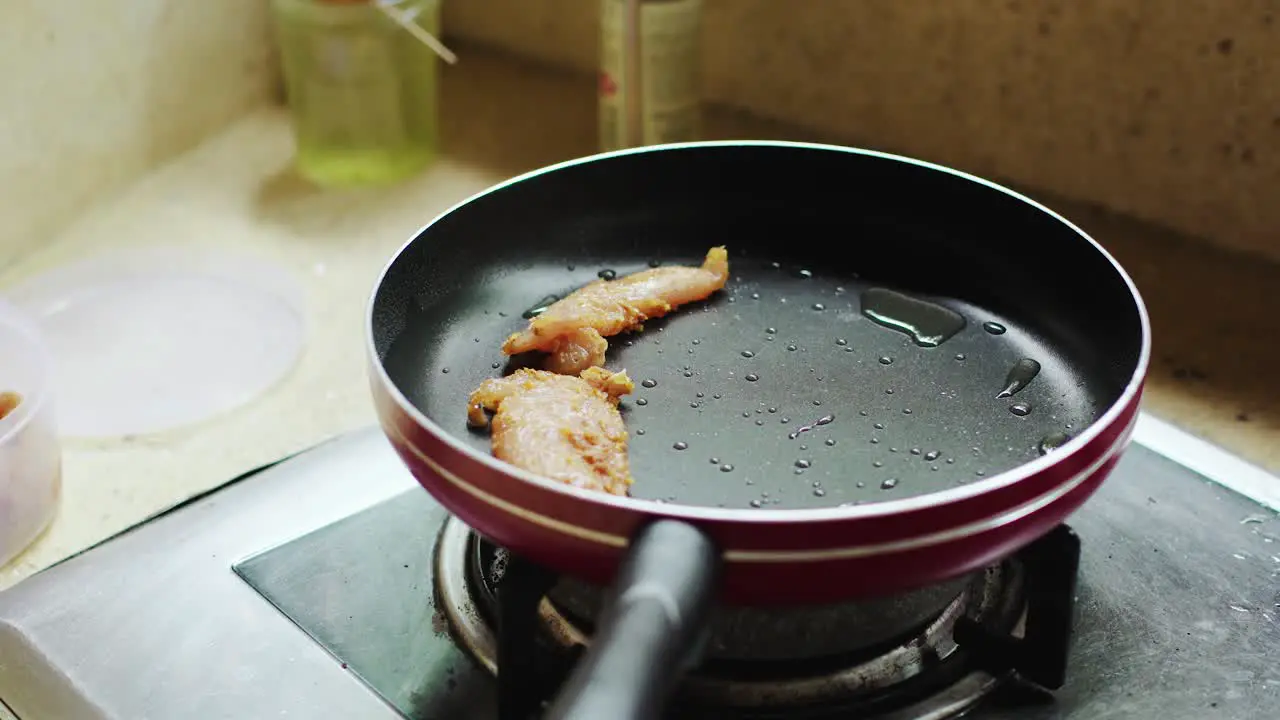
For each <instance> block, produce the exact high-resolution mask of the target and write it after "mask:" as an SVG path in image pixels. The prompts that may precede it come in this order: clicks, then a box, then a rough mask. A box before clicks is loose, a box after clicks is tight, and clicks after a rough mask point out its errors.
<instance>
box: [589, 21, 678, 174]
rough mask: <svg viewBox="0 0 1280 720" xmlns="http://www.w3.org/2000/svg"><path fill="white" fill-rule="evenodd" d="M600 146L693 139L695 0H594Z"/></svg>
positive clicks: (615, 146) (610, 148)
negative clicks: (597, 22) (596, 8)
mask: <svg viewBox="0 0 1280 720" xmlns="http://www.w3.org/2000/svg"><path fill="white" fill-rule="evenodd" d="M600 3H601V6H600V31H601V32H600V81H599V82H600V84H599V102H600V110H599V111H600V147H601V149H602V150H606V151H607V150H616V149H618V148H624V147H633V146H636V145H652V144H657V143H670V142H686V141H690V140H696V139H698V136H699V134H700V125H701V88H700V87H699V85H700V80H701V78H700V75H701V72H700V69H701V68H700V63H701V42H700V33H701V29H702V28H701V25H702V0H600Z"/></svg>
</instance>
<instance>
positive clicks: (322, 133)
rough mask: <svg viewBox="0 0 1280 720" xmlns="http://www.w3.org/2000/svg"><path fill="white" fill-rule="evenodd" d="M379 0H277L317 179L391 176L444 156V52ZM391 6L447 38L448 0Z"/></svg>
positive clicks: (304, 141) (341, 181)
mask: <svg viewBox="0 0 1280 720" xmlns="http://www.w3.org/2000/svg"><path fill="white" fill-rule="evenodd" d="M375 2H385V0H272V8H273V11H274V14H275V21H276V22H275V26H276V37H277V41H278V43H279V46H280V57H281V63H282V65H283V69H284V78H285V89H286V92H287V95H288V100H289V106H290V111H291V115H292V120H293V129H294V137H295V140H296V142H297V158H296V163H297V168H298V172H299V173H300V174H301V175H303V176H304V177H306V178H307V179H309V180H311V181H312V182H314V183H316V184H318V185H324V186H351V185H370V184H381V183H387V182H392V181H394V180H398V179H401V178H404V177H407V176H409V175H412V174H414V173H416V172H417V171H419V170H421V169H422V168H423V167H425V166H426V165H427V164H429V163H430V162H431V160H432V159H433V158H434V157H435V154H436V149H437V117H436V114H437V73H438V57H437V55H436V54H435V52H434V51H432V50H431V48H429V47H427V46H426V45H424V44H423V43H422V42H421V41H420V40H418V39H417V38H415V37H414V36H413V35H412V34H411V33H410V32H408V31H407V30H405V28H403V27H401V26H400V25H399V24H397V23H396V22H395V21H394V20H393V19H392V18H390V17H388V16H387V15H386V14H385V13H384V12H383V11H382V10H380V9H379V8H377V7H375V6H374V3H375ZM390 4H391V5H392V6H393V8H394V9H395V10H396V11H398V12H400V13H401V17H408V18H411V19H412V22H414V23H416V24H418V25H419V27H421V28H422V29H423V30H425V31H427V32H428V33H430V34H432V35H434V36H437V37H438V36H439V33H440V0H399V1H398V2H391V3H390Z"/></svg>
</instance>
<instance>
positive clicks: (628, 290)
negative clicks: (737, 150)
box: [502, 247, 729, 375]
mask: <svg viewBox="0 0 1280 720" xmlns="http://www.w3.org/2000/svg"><path fill="white" fill-rule="evenodd" d="M728 279H729V254H728V252H726V251H725V249H724V248H723V247H714V248H711V250H709V251H708V252H707V257H706V259H705V260H704V261H703V263H702V266H701V267H687V266H671V267H659V268H652V269H650V270H643V271H641V272H638V273H634V274H631V275H627V276H626V277H621V278H618V279H617V280H596V281H594V282H592V283H590V284H588V285H585V286H583V287H581V288H579V289H577V290H575V291H574V292H572V293H570V294H568V295H566V296H565V297H564V298H562V299H560V300H558V301H556V302H555V303H552V304H551V305H550V306H548V307H547V309H546V310H544V311H543V312H542V313H541V314H540V315H538V316H537V317H535V318H533V319H532V320H530V321H529V327H527V328H525V329H524V330H522V331H520V332H518V333H515V334H513V335H512V336H511V337H509V338H507V340H506V342H504V343H503V344H502V352H504V353H506V354H507V355H515V354H518V353H523V352H530V351H532V350H540V351H542V352H546V353H550V357H548V358H547V361H546V364H545V365H544V367H546V369H548V370H551V371H552V372H558V373H563V374H566V375H577V374H578V373H580V372H582V371H583V370H585V369H586V368H589V367H593V366H600V365H603V364H604V354H605V351H606V350H608V349H609V343H608V341H606V340H605V338H606V337H609V336H611V335H617V334H618V333H621V332H625V331H627V330H630V329H632V328H634V327H636V326H637V325H640V324H641V323H643V322H644V321H645V320H649V319H652V318H659V317H662V316H663V315H666V314H667V313H669V312H671V311H672V310H674V309H675V308H677V307H679V306H681V305H684V304H686V303H691V302H694V301H697V300H703V299H706V298H707V297H709V296H710V295H711V294H712V293H714V292H716V291H717V290H719V289H721V288H723V287H724V284H725V282H726V281H727V280H728Z"/></svg>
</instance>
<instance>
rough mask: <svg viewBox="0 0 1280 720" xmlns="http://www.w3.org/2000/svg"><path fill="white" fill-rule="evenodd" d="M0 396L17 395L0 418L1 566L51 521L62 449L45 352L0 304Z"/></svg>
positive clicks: (26, 325)
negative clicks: (13, 404)
mask: <svg viewBox="0 0 1280 720" xmlns="http://www.w3.org/2000/svg"><path fill="white" fill-rule="evenodd" d="M0 393H16V394H17V396H18V398H17V400H18V402H17V406H16V407H13V409H12V410H11V411H10V412H8V413H7V414H6V415H5V416H4V417H3V418H0V565H4V564H5V563H7V562H8V561H10V560H12V559H13V558H14V556H16V555H17V554H18V553H20V552H22V551H23V550H24V549H25V548H26V547H27V546H28V545H30V544H31V542H32V541H33V540H35V539H36V537H37V536H38V535H39V534H40V532H41V531H42V530H44V528H45V527H46V526H47V525H48V524H49V521H50V520H52V519H53V515H54V512H55V511H56V510H57V507H58V500H59V498H60V497H61V496H62V448H61V445H60V444H59V443H58V429H57V425H56V423H55V422H54V412H53V399H52V398H51V397H50V395H51V393H50V389H49V353H48V350H47V349H46V348H45V345H44V342H43V341H42V340H41V338H40V334H39V331H38V330H37V328H36V325H35V323H34V322H33V321H31V320H30V319H29V318H27V317H26V316H25V315H23V314H22V313H21V312H19V311H18V310H17V309H16V308H15V307H13V306H12V305H10V304H8V303H6V302H3V301H0ZM9 404H10V405H11V404H12V403H9Z"/></svg>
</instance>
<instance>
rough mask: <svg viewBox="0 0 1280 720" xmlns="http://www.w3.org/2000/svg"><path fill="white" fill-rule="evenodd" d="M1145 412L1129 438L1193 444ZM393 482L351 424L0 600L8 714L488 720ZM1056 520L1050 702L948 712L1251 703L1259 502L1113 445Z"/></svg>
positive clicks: (1247, 476) (1201, 460) (389, 461)
mask: <svg viewBox="0 0 1280 720" xmlns="http://www.w3.org/2000/svg"><path fill="white" fill-rule="evenodd" d="M1153 422H1155V423H1156V424H1154V425H1153ZM1144 423H1145V426H1146V428H1147V431H1146V432H1144V430H1143V427H1144V426H1143V425H1142V424H1140V426H1139V431H1138V434H1137V439H1138V441H1139V442H1144V438H1145V439H1151V438H1154V439H1156V440H1159V441H1161V442H1162V443H1164V445H1165V446H1164V447H1162V449H1161V452H1162V453H1165V454H1169V455H1175V456H1178V455H1179V454H1181V455H1184V456H1185V455H1186V454H1187V452H1188V451H1187V448H1192V449H1197V446H1196V445H1195V441H1194V440H1189V439H1188V437H1187V436H1185V435H1183V434H1181V433H1177V432H1176V431H1169V430H1168V428H1167V427H1166V426H1163V424H1159V423H1158V421H1152V420H1150V419H1149V418H1144ZM1152 428H1154V430H1152ZM1170 433H1172V434H1170ZM1202 449H1203V448H1199V449H1197V452H1198V454H1194V457H1190V456H1188V457H1180V460H1181V461H1182V462H1186V463H1188V464H1191V465H1193V466H1195V467H1196V468H1197V469H1198V470H1199V471H1200V472H1203V473H1206V474H1210V473H1213V469H1212V468H1213V467H1218V468H1219V470H1221V471H1222V472H1221V474H1222V475H1223V477H1215V480H1218V481H1219V482H1222V483H1223V484H1227V483H1235V484H1236V486H1237V487H1238V488H1240V489H1244V490H1246V491H1248V489H1249V487H1254V488H1255V489H1258V490H1259V492H1262V493H1263V496H1259V495H1257V494H1256V493H1253V494H1254V497H1257V498H1258V500H1259V501H1263V502H1266V501H1268V499H1269V497H1270V496H1265V495H1266V493H1268V492H1269V493H1271V496H1274V495H1275V488H1280V480H1278V479H1276V478H1271V477H1268V476H1264V475H1262V474H1259V473H1258V472H1257V471H1256V469H1252V468H1249V467H1247V466H1244V465H1243V464H1239V463H1238V461H1235V460H1232V459H1230V458H1227V459H1226V460H1224V461H1221V462H1217V464H1216V465H1215V464H1214V462H1213V460H1214V458H1213V456H1212V454H1211V453H1208V454H1206V453H1205V452H1200V450H1202ZM1219 457H1222V456H1221V455H1220V454H1219ZM1223 468H1226V469H1227V470H1230V472H1229V473H1228V472H1226V470H1223ZM1214 474H1215V475H1216V473H1214ZM1268 483H1270V484H1268ZM411 488H414V485H413V481H412V479H411V478H410V477H409V476H408V474H407V473H406V472H405V471H404V469H403V467H402V466H401V465H400V462H399V460H398V458H397V457H396V456H395V455H394V453H393V452H392V451H391V450H390V448H389V447H388V445H387V444H386V442H385V440H384V439H383V438H382V436H381V435H380V433H379V432H378V431H377V430H376V429H370V430H368V431H364V432H361V433H358V434H354V435H352V436H349V437H346V438H343V439H340V440H338V441H335V442H332V443H329V444H327V445H325V446H322V447H320V448H318V449H316V450H314V451H311V452H307V453H305V454H303V455H301V456H299V457H297V458H294V459H291V460H289V461H286V462H284V463H281V464H280V465H278V466H276V467H274V468H272V469H270V470H269V471H266V472H263V473H261V474H260V475H257V476H254V477H253V478H251V479H250V480H249V481H246V482H240V483H237V484H235V485H233V486H231V487H228V488H226V489H224V490H222V491H220V492H218V493H215V494H213V495H211V496H208V497H205V498H203V499H199V500H198V501H196V502H193V503H191V504H190V505H188V506H186V507H183V508H181V509H180V510H178V511H175V512H172V513H170V514H168V515H166V516H164V517H161V518H160V519H158V520H156V521H154V522H152V523H149V524H147V525H145V526H142V527H140V528H137V529H135V530H133V531H131V532H129V533H127V534H125V535H123V536H120V537H118V538H116V539H114V540H112V541H110V542H108V543H106V544H104V545H102V546H100V547H98V548H96V549H94V550H92V551H90V552H88V553H86V554H84V555H82V556H80V557H77V558H74V559H72V560H69V561H67V562H65V563H63V564H61V565H59V566H57V567H55V568H52V569H50V570H48V571H46V572H44V573H41V574H39V575H37V576H35V577H33V578H31V579H29V580H28V581H26V582H24V583H22V584H20V585H19V586H17V587H16V588H14V589H12V590H10V591H8V592H6V593H3V594H0V698H3V700H4V701H5V702H6V703H8V704H9V706H10V707H11V708H12V710H13V711H15V712H16V714H17V716H18V717H19V718H22V720H39V719H42V718H65V719H66V720H78V719H79V718H94V719H98V718H102V719H108V718H109V719H111V720H116V719H120V720H123V719H124V718H128V719H129V720H140V719H145V718H164V719H168V718H193V719H194V718H223V717H227V718H230V717H235V718H246V717H254V718H256V717H281V716H286V715H288V716H295V717H296V716H319V715H321V714H324V715H337V716H349V717H361V718H373V719H376V718H389V719H390V718H396V717H400V716H401V713H400V712H397V710H396V709H394V708H393V707H392V705H391V704H394V705H395V706H396V707H398V708H402V709H403V710H404V711H405V713H406V714H407V715H409V716H410V717H414V718H457V719H458V720H471V719H472V718H474V719H475V720H480V718H492V717H494V714H493V683H492V681H491V679H490V678H489V676H488V675H487V674H486V673H484V672H483V671H481V670H479V669H477V668H475V667H474V666H473V665H471V664H469V663H468V662H466V661H465V658H464V657H463V655H462V651H460V650H457V649H455V648H453V646H452V645H449V644H448V643H446V642H444V638H445V637H446V636H445V635H444V634H442V631H443V627H441V624H440V622H439V621H438V620H437V619H434V618H433V617H432V616H431V615H429V614H428V611H429V603H428V602H427V600H428V599H429V598H430V579H429V575H428V573H427V567H429V563H430V560H431V558H430V552H431V550H430V548H431V544H432V542H433V541H434V538H435V533H436V532H437V530H438V528H439V527H440V522H441V520H442V519H443V514H442V513H441V512H440V511H439V509H438V508H434V509H433V505H434V504H433V503H432V502H431V501H430V498H429V497H428V496H427V495H426V494H425V493H421V492H420V491H417V490H416V489H413V490H412V491H411V492H408V493H406V492H405V491H406V490H409V489H411ZM362 511H364V512H362ZM1071 522H1072V525H1073V526H1074V527H1075V529H1076V530H1077V531H1078V532H1079V534H1080V536H1081V538H1082V539H1083V543H1084V558H1083V566H1082V569H1081V574H1080V591H1079V612H1078V615H1079V621H1078V624H1077V635H1076V642H1075V650H1074V655H1073V659H1072V666H1071V675H1070V678H1069V680H1068V684H1067V686H1066V687H1064V688H1063V689H1062V690H1061V691H1059V692H1058V693H1057V696H1056V698H1055V699H1053V700H1044V699H1040V700H1038V701H1037V700H1035V699H1034V698H1033V699H1032V700H1031V701H1028V699H1027V697H1026V696H1025V695H1019V694H1012V693H1011V694H1007V695H1005V696H1003V697H998V698H997V699H996V700H995V701H994V702H990V703H987V704H986V705H985V706H984V707H982V708H980V709H979V710H977V711H975V712H974V713H973V715H971V717H975V718H992V719H996V720H1022V719H1031V720H1048V719H1049V718H1069V719H1075V718H1090V719H1092V718H1106V717H1124V718H1148V717H1160V718H1162V720H1179V719H1181V718H1187V719H1188V720H1190V719H1192V718H1197V719H1198V718H1201V717H1209V716H1212V717H1232V718H1253V717H1268V716H1270V714H1271V713H1270V712H1269V711H1268V708H1272V709H1274V707H1275V706H1276V703H1277V702H1280V669H1277V666H1276V664H1275V662H1274V659H1275V658H1276V657H1280V625H1278V624H1277V622H1276V615H1277V612H1278V611H1280V607H1277V603H1280V596H1278V595H1277V588H1278V587H1280V583H1278V582H1277V579H1278V578H1280V522H1278V521H1277V520H1276V518H1275V515H1274V513H1272V512H1270V511H1267V510H1266V509H1265V508H1264V507H1263V506H1262V505H1260V504H1258V503H1257V502H1255V501H1253V500H1250V499H1249V498H1247V497H1243V496H1240V495H1237V494H1235V493H1233V492H1230V491H1228V490H1226V489H1224V488H1223V487H1222V486H1221V485H1219V484H1215V483H1211V482H1207V481H1205V479H1204V478H1203V477H1201V476H1200V475H1198V474H1196V473H1195V472H1193V471H1191V470H1189V469H1187V468H1186V467H1184V466H1182V465H1179V464H1177V463H1174V462H1172V461H1170V460H1168V459H1166V458H1164V457H1161V456H1160V455H1158V454H1156V453H1154V452H1152V451H1150V450H1149V449H1147V448H1144V447H1142V446H1141V445H1137V444H1135V446H1134V447H1133V448H1132V450H1131V451H1130V452H1129V453H1128V454H1127V455H1126V457H1125V458H1124V460H1123V461H1122V462H1121V463H1120V465H1119V467H1118V468H1117V470H1116V472H1115V475H1114V477H1113V479H1112V480H1111V481H1109V482H1108V483H1107V484H1105V485H1104V486H1103V488H1102V490H1101V491H1100V492H1099V494H1098V495H1097V496H1096V497H1095V498H1094V499H1093V500H1092V501H1091V502H1090V503H1089V504H1088V505H1086V506H1085V508H1084V509H1083V510H1082V511H1081V512H1079V513H1077V514H1076V515H1075V516H1073V518H1072V521H1071ZM294 538H297V539H296V540H294ZM267 548H275V549H273V550H267V551H266V552H263V550H264V549H267ZM245 558H250V559H249V560H248V561H247V562H245V563H243V566H242V569H241V572H242V573H243V574H244V576H245V578H246V579H247V580H248V581H249V583H252V584H253V585H254V586H255V587H258V588H259V589H260V590H261V591H262V595H265V596H266V597H267V598H269V599H270V600H271V603H274V604H276V605H277V606H279V608H281V609H282V610H283V611H284V612H283V614H282V613H281V612H280V611H278V610H277V609H276V608H275V607H273V606H272V604H270V603H268V602H265V601H263V599H262V596H260V595H259V594H258V593H257V592H255V591H254V590H253V589H251V587H250V586H249V584H246V583H245V582H243V581H242V580H241V579H240V578H239V577H237V576H236V575H235V574H234V573H233V572H232V570H231V567H232V565H233V564H234V563H236V562H238V561H241V560H243V559H245ZM405 565H409V567H408V568H406V567H404V566H405ZM286 615H287V616H289V617H292V618H293V619H294V620H295V621H296V622H297V623H298V625H300V626H301V627H302V628H305V632H304V631H303V630H302V629H299V627H298V626H295V625H294V624H293V623H291V622H289V620H288V619H286V617H285V616H286ZM312 637H314V638H316V640H318V641H319V642H316V640H313V639H312ZM326 650H327V651H326ZM330 653H332V654H330ZM335 656H336V657H335ZM343 663H346V665H347V667H344V665H343ZM362 680H363V681H365V682H367V683H369V684H370V685H372V686H373V687H376V688H377V689H378V691H379V692H380V693H382V694H383V695H385V696H386V698H388V701H386V702H384V701H383V699H382V698H381V697H380V696H379V695H378V694H376V693H374V692H372V691H370V690H369V688H368V687H367V686H366V685H365V682H362ZM388 702H389V703H391V704H388Z"/></svg>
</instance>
